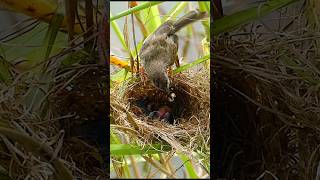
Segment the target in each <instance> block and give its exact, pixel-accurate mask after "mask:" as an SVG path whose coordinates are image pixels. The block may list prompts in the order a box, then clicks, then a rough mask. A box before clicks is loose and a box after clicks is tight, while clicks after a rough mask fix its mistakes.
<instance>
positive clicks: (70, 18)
mask: <svg viewBox="0 0 320 180" xmlns="http://www.w3.org/2000/svg"><path fill="white" fill-rule="evenodd" d="M65 5H66V7H65V10H66V19H67V29H68V35H69V39H68V40H69V42H71V44H70V46H73V44H74V43H73V42H72V41H73V39H74V24H75V14H76V9H77V0H65Z"/></svg>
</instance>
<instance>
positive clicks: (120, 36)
mask: <svg viewBox="0 0 320 180" xmlns="http://www.w3.org/2000/svg"><path fill="white" fill-rule="evenodd" d="M110 18H112V14H111V12H110ZM110 23H111V27H112V29H113V30H114V32H115V33H116V35H117V37H118V39H119V40H120V42H121V44H122V46H123V49H125V50H126V51H127V50H128V47H127V45H126V43H125V41H124V37H123V34H122V32H121V30H120V28H119V25H118V23H117V22H116V21H111V22H110Z"/></svg>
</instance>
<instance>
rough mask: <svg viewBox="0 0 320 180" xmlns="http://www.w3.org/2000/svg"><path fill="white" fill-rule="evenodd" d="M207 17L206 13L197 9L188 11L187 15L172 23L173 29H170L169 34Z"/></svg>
mask: <svg viewBox="0 0 320 180" xmlns="http://www.w3.org/2000/svg"><path fill="white" fill-rule="evenodd" d="M207 16H208V14H207V13H206V12H200V11H199V9H196V10H193V11H190V12H189V13H187V14H185V15H184V16H182V17H181V18H180V19H178V20H177V21H176V22H174V24H173V27H174V28H173V29H172V31H171V34H174V33H176V32H177V31H179V30H180V29H182V28H183V27H185V26H186V25H188V24H191V23H193V22H195V21H197V20H200V19H202V18H205V17H207Z"/></svg>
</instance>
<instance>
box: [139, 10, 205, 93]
mask: <svg viewBox="0 0 320 180" xmlns="http://www.w3.org/2000/svg"><path fill="white" fill-rule="evenodd" d="M205 16H206V13H205V12H200V11H199V10H193V11H190V12H189V13H187V14H186V15H184V16H182V17H181V18H180V19H179V20H177V21H171V20H169V21H166V22H164V23H163V24H162V25H161V26H159V27H158V29H157V30H156V31H155V32H154V33H152V34H151V35H150V36H149V37H148V38H146V39H145V41H144V43H143V45H142V47H141V50H140V53H139V56H140V59H141V62H142V65H143V67H144V70H145V72H146V73H147V75H148V76H149V78H150V80H151V82H152V83H153V85H154V86H156V87H157V88H159V89H161V90H163V91H165V92H166V93H170V80H169V78H168V75H167V69H168V68H169V67H171V66H172V65H173V64H174V62H175V61H176V60H177V59H178V58H177V52H178V36H177V35H175V33H176V32H177V31H179V30H180V29H181V28H183V27H185V26H186V25H188V24H190V23H193V22H195V21H196V20H199V19H202V18H204V17H205Z"/></svg>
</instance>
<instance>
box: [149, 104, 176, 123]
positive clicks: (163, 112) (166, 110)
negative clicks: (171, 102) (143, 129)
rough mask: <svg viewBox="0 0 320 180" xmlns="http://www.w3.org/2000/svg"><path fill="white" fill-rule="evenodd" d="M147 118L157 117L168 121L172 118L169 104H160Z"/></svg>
mask: <svg viewBox="0 0 320 180" xmlns="http://www.w3.org/2000/svg"><path fill="white" fill-rule="evenodd" d="M148 117H149V118H159V119H165V120H167V121H170V120H171V118H172V110H171V108H170V107H169V106H161V107H160V108H159V109H158V110H157V111H152V112H150V114H149V115H148Z"/></svg>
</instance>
